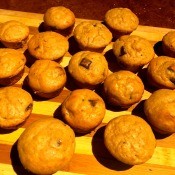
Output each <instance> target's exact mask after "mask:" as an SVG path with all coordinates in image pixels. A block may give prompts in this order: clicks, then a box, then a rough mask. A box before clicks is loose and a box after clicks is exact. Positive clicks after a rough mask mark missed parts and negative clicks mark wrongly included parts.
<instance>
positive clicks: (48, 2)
mask: <svg viewBox="0 0 175 175" xmlns="http://www.w3.org/2000/svg"><path fill="white" fill-rule="evenodd" d="M58 5H63V6H65V7H67V8H70V9H71V10H72V11H73V12H74V14H75V16H76V17H77V18H85V19H97V20H103V17H104V14H105V12H106V11H107V10H109V9H111V8H115V7H127V8H130V9H131V10H132V11H133V12H134V13H135V14H136V15H137V16H138V17H139V20H140V24H141V25H147V26H156V27H167V28H174V29H175V0H0V8H1V9H9V10H18V11H26V12H34V13H44V12H45V11H46V10H47V8H49V7H52V6H58Z"/></svg>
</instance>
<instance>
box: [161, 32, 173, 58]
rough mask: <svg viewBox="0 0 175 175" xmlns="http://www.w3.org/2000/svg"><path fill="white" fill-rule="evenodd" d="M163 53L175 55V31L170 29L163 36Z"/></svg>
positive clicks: (170, 55)
mask: <svg viewBox="0 0 175 175" xmlns="http://www.w3.org/2000/svg"><path fill="white" fill-rule="evenodd" d="M162 49H163V53H164V54H165V55H166V56H169V57H175V31H169V32H168V33H167V34H165V35H164V36H163V38H162Z"/></svg>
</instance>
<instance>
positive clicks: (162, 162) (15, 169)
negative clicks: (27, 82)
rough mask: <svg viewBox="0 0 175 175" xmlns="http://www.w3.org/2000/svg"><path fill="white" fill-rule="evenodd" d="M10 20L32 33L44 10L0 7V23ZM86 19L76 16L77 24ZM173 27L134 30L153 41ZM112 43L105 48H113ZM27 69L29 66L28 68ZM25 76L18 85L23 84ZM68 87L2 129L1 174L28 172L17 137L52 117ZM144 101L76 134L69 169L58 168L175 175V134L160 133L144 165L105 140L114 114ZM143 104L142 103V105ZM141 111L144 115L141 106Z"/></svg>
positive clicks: (72, 174) (103, 174)
mask: <svg viewBox="0 0 175 175" xmlns="http://www.w3.org/2000/svg"><path fill="white" fill-rule="evenodd" d="M8 20H18V21H21V22H23V23H25V24H26V25H28V26H29V27H30V31H31V35H33V34H34V33H36V32H38V27H39V25H40V24H41V22H42V21H43V15H42V14H34V13H25V12H17V11H9V10H2V9H0V23H2V22H5V21H8ZM82 20H84V19H76V24H78V23H79V22H80V21H82ZM170 30H171V29H165V28H156V27H147V26H139V27H138V29H137V30H136V31H134V32H133V33H132V34H135V35H139V36H142V37H144V38H146V39H148V40H150V41H151V42H152V43H153V44H155V43H157V42H158V41H161V39H162V37H163V35H164V34H166V33H167V32H168V31H170ZM111 46H112V45H109V46H108V47H107V48H106V50H105V52H106V51H108V50H110V49H111ZM70 56H71V55H70V53H67V54H66V56H65V57H64V59H63V61H62V63H61V64H62V65H63V66H64V67H65V66H66V65H67V64H68V62H69V59H70ZM26 70H27V69H26ZM26 75H27V71H26V73H25V74H24V76H23V78H22V79H21V80H20V81H19V82H18V83H17V84H16V85H15V86H20V85H21V83H22V82H23V80H24V78H25V76H26ZM68 93H69V90H68V89H66V88H65V89H64V90H63V91H62V92H61V94H60V95H59V96H58V97H55V98H53V99H50V100H43V101H35V102H34V107H33V112H32V114H31V116H30V117H29V118H28V120H27V122H26V123H25V124H24V125H23V126H21V127H20V128H19V129H17V130H15V131H11V132H8V131H4V130H2V129H0V175H16V174H17V175H29V174H30V173H28V172H26V171H25V170H24V169H23V167H22V165H21V164H20V162H19V159H18V154H17V150H16V144H15V143H16V141H17V139H18V138H19V136H20V134H21V133H22V132H23V131H24V129H25V128H26V127H27V126H28V125H29V124H30V123H32V122H33V121H35V120H37V119H39V118H45V117H53V116H54V114H55V113H56V111H57V109H58V107H59V106H60V104H61V102H62V101H63V100H64V99H65V97H66V96H67V95H68ZM150 94H151V92H149V91H146V90H145V92H144V95H143V98H142V100H144V99H147V98H148V97H149V96H150ZM141 103H142V101H141V102H140V103H139V104H137V105H134V106H132V107H131V108H129V109H128V110H127V111H117V110H107V112H106V116H105V118H104V120H103V123H102V124H101V126H100V127H99V128H98V129H96V130H95V131H93V132H92V133H89V134H86V135H83V136H77V137H76V150H75V154H74V156H73V159H72V161H71V163H70V167H69V169H68V170H67V171H65V172H64V171H62V172H57V173H55V174H58V175H59V174H60V175H82V174H94V175H97V174H99V175H113V174H119V175H120V174H121V175H136V174H137V175H139V174H144V175H164V174H166V175H174V174H175V134H172V135H170V136H166V137H165V136H158V135H156V138H157V147H156V149H155V152H154V155H153V156H152V158H151V159H150V160H149V161H147V162H146V163H144V164H142V165H137V166H132V167H129V166H127V165H124V164H122V163H120V162H119V161H117V160H115V159H114V158H112V156H111V155H110V154H109V153H108V152H107V150H106V149H105V147H104V144H103V129H104V127H103V126H104V125H105V124H106V123H107V122H108V121H109V120H111V119H112V118H113V117H116V116H119V115H122V114H131V113H132V112H133V111H135V112H136V111H137V110H138V109H137V108H139V106H141ZM140 108H141V107H140ZM140 111H141V112H139V115H143V110H142V109H140Z"/></svg>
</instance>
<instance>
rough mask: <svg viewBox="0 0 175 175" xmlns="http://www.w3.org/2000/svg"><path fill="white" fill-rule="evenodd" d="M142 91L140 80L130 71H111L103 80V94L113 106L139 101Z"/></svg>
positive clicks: (127, 105) (124, 105) (122, 105)
mask: <svg viewBox="0 0 175 175" xmlns="http://www.w3.org/2000/svg"><path fill="white" fill-rule="evenodd" d="M143 92H144V85H143V82H142V80H141V79H140V78H139V77H138V76H137V75H136V74H134V73H133V72H130V71H126V70H121V71H117V72H114V73H111V74H110V75H109V76H108V77H107V78H106V79H105V81H104V95H105V97H106V99H107V101H108V102H109V103H110V104H113V105H115V106H120V107H129V106H131V105H132V104H134V103H136V102H138V101H140V99H141V98H142V95H143Z"/></svg>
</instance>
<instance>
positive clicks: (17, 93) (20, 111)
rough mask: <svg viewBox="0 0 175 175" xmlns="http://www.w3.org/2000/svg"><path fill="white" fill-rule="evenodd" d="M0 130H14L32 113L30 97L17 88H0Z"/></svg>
mask: <svg viewBox="0 0 175 175" xmlns="http://www.w3.org/2000/svg"><path fill="white" fill-rule="evenodd" d="M0 99H1V100H0V106H1V108H0V128H4V129H16V128H17V127H18V126H19V125H20V124H22V123H23V122H25V121H26V119H27V118H28V117H29V115H30V114H31V112H32V107H33V99H32V97H31V95H30V94H29V93H28V92H27V91H25V90H23V89H21V88H19V87H12V86H9V87H4V88H0Z"/></svg>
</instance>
